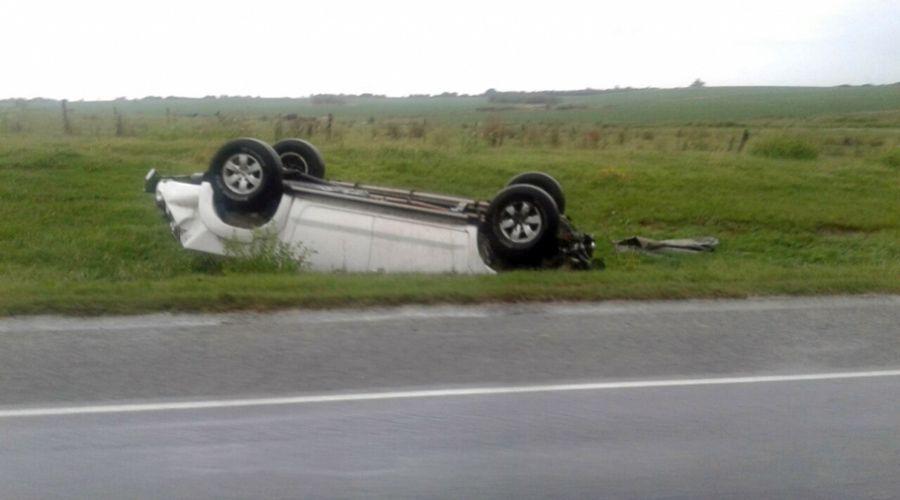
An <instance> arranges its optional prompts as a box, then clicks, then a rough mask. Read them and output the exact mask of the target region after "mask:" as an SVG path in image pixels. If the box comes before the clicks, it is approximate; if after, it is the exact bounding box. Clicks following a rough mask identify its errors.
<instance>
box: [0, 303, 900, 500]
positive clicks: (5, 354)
mask: <svg viewBox="0 0 900 500" xmlns="http://www.w3.org/2000/svg"><path fill="white" fill-rule="evenodd" d="M797 374H824V375H825V377H824V378H819V379H798V378H797V377H795V375H797ZM858 375H863V376H858ZM584 384H587V385H584ZM897 471H900V297H891V296H888V297H883V296H882V297H868V298H819V299H767V300H748V301H689V302H658V303H605V304H596V305H591V304H585V305H573V304H568V305H567V304H562V305H518V306H488V307H465V308H460V307H441V308H402V309H385V310H368V311H352V310H347V311H335V312H327V313H323V312H304V311H297V312H290V313H281V314H274V315H192V316H188V315H185V316H167V315H157V316H145V317H131V318H102V319H68V318H27V319H6V320H0V498H110V497H112V498H121V497H127V498H136V497H149V498H204V497H205V498H316V497H341V498H346V497H367V498H371V497H378V498H381V497H386V498H422V497H442V498H471V497H502V498H900V474H898V473H897Z"/></svg>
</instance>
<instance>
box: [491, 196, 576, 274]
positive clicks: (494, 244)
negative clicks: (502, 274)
mask: <svg viewBox="0 0 900 500" xmlns="http://www.w3.org/2000/svg"><path fill="white" fill-rule="evenodd" d="M559 218H560V214H559V209H558V208H557V207H556V202H555V201H554V200H553V197H551V196H550V195H549V194H548V193H547V192H546V191H544V190H543V189H541V188H539V187H537V186H533V185H530V184H514V185H512V186H507V187H505V188H504V189H503V190H502V191H500V192H499V193H497V195H496V196H494V199H493V200H492V201H491V204H490V206H489V207H488V211H487V216H486V218H485V223H486V224H487V227H486V228H484V233H485V234H486V235H487V238H488V241H489V242H490V245H491V249H492V250H493V251H494V253H495V254H496V255H497V256H499V257H500V258H501V259H503V260H504V261H506V263H508V264H513V265H526V266H528V265H534V266H537V265H539V264H540V261H541V260H542V259H543V258H544V257H546V256H548V255H549V254H550V253H552V252H553V251H554V250H555V249H556V243H557V239H556V236H557V230H558V229H559Z"/></svg>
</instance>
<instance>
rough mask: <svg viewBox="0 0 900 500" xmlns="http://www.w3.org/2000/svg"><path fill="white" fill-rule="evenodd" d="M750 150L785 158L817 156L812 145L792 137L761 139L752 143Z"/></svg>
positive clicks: (772, 156) (808, 158) (794, 158)
mask: <svg viewBox="0 0 900 500" xmlns="http://www.w3.org/2000/svg"><path fill="white" fill-rule="evenodd" d="M750 152H751V153H753V154H755V155H757V156H765V157H766V158H781V159H785V160H815V159H816V158H818V157H819V150H818V149H817V148H816V147H815V146H814V145H812V144H810V143H808V142H806V141H803V140H801V139H797V138H794V137H771V138H768V139H763V140H761V141H759V142H757V143H756V144H754V145H753V147H752V148H751V150H750Z"/></svg>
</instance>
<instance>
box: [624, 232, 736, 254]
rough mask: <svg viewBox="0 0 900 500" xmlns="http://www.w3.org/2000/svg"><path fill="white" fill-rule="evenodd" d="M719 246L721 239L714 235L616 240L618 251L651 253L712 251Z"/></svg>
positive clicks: (641, 237)
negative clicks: (666, 238)
mask: <svg viewBox="0 0 900 500" xmlns="http://www.w3.org/2000/svg"><path fill="white" fill-rule="evenodd" d="M717 246H719V240H718V239H717V238H714V237H712V236H703V237H700V238H682V239H672V240H653V239H650V238H644V237H643V236H632V237H631V238H625V239H624V240H619V241H617V242H615V247H616V251H618V252H638V253H644V254H650V255H659V254H665V253H702V252H712V251H714V250H715V249H716V247H717Z"/></svg>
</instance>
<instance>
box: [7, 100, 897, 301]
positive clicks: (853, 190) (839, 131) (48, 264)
mask: <svg viewBox="0 0 900 500" xmlns="http://www.w3.org/2000/svg"><path fill="white" fill-rule="evenodd" d="M113 107H115V108H116V109H115V113H116V114H118V117H117V116H116V115H114V114H113ZM69 113H70V117H69V119H70V129H71V130H70V132H69V133H64V127H63V124H62V119H61V116H60V104H59V103H54V102H40V101H0V217H2V220H3V223H2V224H0V314H5V315H8V314H20V313H41V312H65V313H76V314H93V313H108V312H118V313H131V312H140V311H154V310H230V309H267V308H276V307H292V306H311V307H328V306H338V305H371V304H395V303H410V302H416V303H429V302H447V301H449V302H476V301H486V300H487V301H520V300H538V299H540V300H544V299H546V300H562V299H565V300H584V299H609V298H681V297H724V296H729V297H731V296H746V295H756V294H825V293H864V292H900V87H898V86H881V87H852V88H832V89H771V88H769V89H766V88H747V89H715V88H711V89H690V90H686V89H682V90H636V91H619V92H609V93H600V94H596V95H586V96H563V97H559V98H554V99H553V100H551V101H548V102H547V103H543V104H534V103H529V102H524V101H523V102H512V103H509V102H502V101H501V102H498V101H497V100H490V99H488V98H486V97H483V96H482V97H455V98H453V97H441V98H424V97H423V98H413V99H382V98H377V97H371V98H340V99H331V100H330V101H329V102H325V103H324V104H316V103H314V102H312V101H311V100H309V99H306V100H283V99H282V100H278V99H272V100H259V99H205V100H185V99H150V100H142V101H119V102H114V103H70V104H69ZM328 113H332V114H333V116H334V122H333V125H332V126H331V127H330V129H329V127H328V125H327V121H326V119H325V118H324V116H325V115H327V114H328ZM295 115H296V116H295ZM745 130H746V131H748V133H749V140H748V141H747V142H746V144H745V145H744V146H743V147H741V142H742V136H743V134H744V131H745ZM245 135H250V136H256V137H259V138H261V139H263V140H269V141H272V140H274V139H275V138H277V137H290V136H300V137H306V138H308V139H310V140H312V141H313V142H315V143H316V144H317V145H319V146H320V148H321V149H322V150H323V152H324V154H325V156H326V161H327V163H328V174H329V177H330V178H336V179H348V180H358V181H364V182H371V183H384V184H389V185H397V186H406V187H410V188H418V189H426V190H433V191H438V192H448V193H454V194H459V195H465V196H472V197H479V198H487V197H490V196H492V195H493V193H494V192H496V191H497V190H498V189H499V188H500V187H502V185H503V184H504V182H505V181H506V180H507V179H508V178H509V177H511V176H512V175H513V174H515V173H518V172H521V171H525V170H541V171H546V172H548V173H550V174H551V175H554V176H555V177H557V178H558V179H559V180H560V181H561V182H562V184H563V186H564V187H565V188H566V191H567V196H568V199H569V205H570V209H569V214H570V215H571V217H572V218H573V219H574V220H575V222H576V223H577V225H578V226H579V228H581V229H584V230H586V231H588V232H591V233H593V234H594V235H595V237H596V238H597V240H598V242H599V249H598V254H599V256H600V257H602V258H603V259H604V260H605V262H606V264H607V268H606V270H603V271H592V272H583V273H579V272H559V271H522V272H514V273H508V274H503V275H499V276H490V277H466V276H421V275H393V276H388V275H354V274H340V273H335V274H315V273H303V272H300V273H297V272H283V271H282V272H275V271H271V272H260V271H254V270H252V268H248V267H247V266H242V265H240V263H236V262H233V261H229V260H220V259H213V258H210V257H207V256H203V255H198V254H192V253H188V252H185V251H183V250H181V249H180V248H179V247H178V245H177V243H176V242H175V241H174V240H173V239H172V238H171V236H170V235H169V234H168V228H167V226H166V224H165V223H164V222H163V220H162V219H161V218H160V216H159V214H158V213H157V211H156V208H155V207H154V206H153V203H152V199H151V197H150V196H149V195H146V194H144V193H142V192H141V181H142V176H143V174H144V173H145V172H146V170H147V169H148V168H150V167H156V168H157V169H159V170H161V171H163V172H167V173H187V172H194V171H199V170H203V169H204V168H205V166H206V163H207V161H208V159H209V158H210V157H211V155H212V153H213V152H214V151H215V150H216V148H217V147H218V146H219V145H220V144H221V143H222V142H224V141H225V140H227V139H230V138H233V137H235V136H245ZM634 234H639V235H644V236H648V237H654V238H664V237H688V236H702V235H712V236H716V237H718V238H720V239H721V241H722V245H721V247H720V248H719V250H718V251H717V252H716V253H714V254H709V255H688V256H667V257H643V256H636V255H630V254H629V255H625V254H623V255H619V254H615V253H614V252H613V251H612V247H611V245H610V244H609V243H610V241H611V240H614V239H619V238H624V237H627V236H631V235H634Z"/></svg>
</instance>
